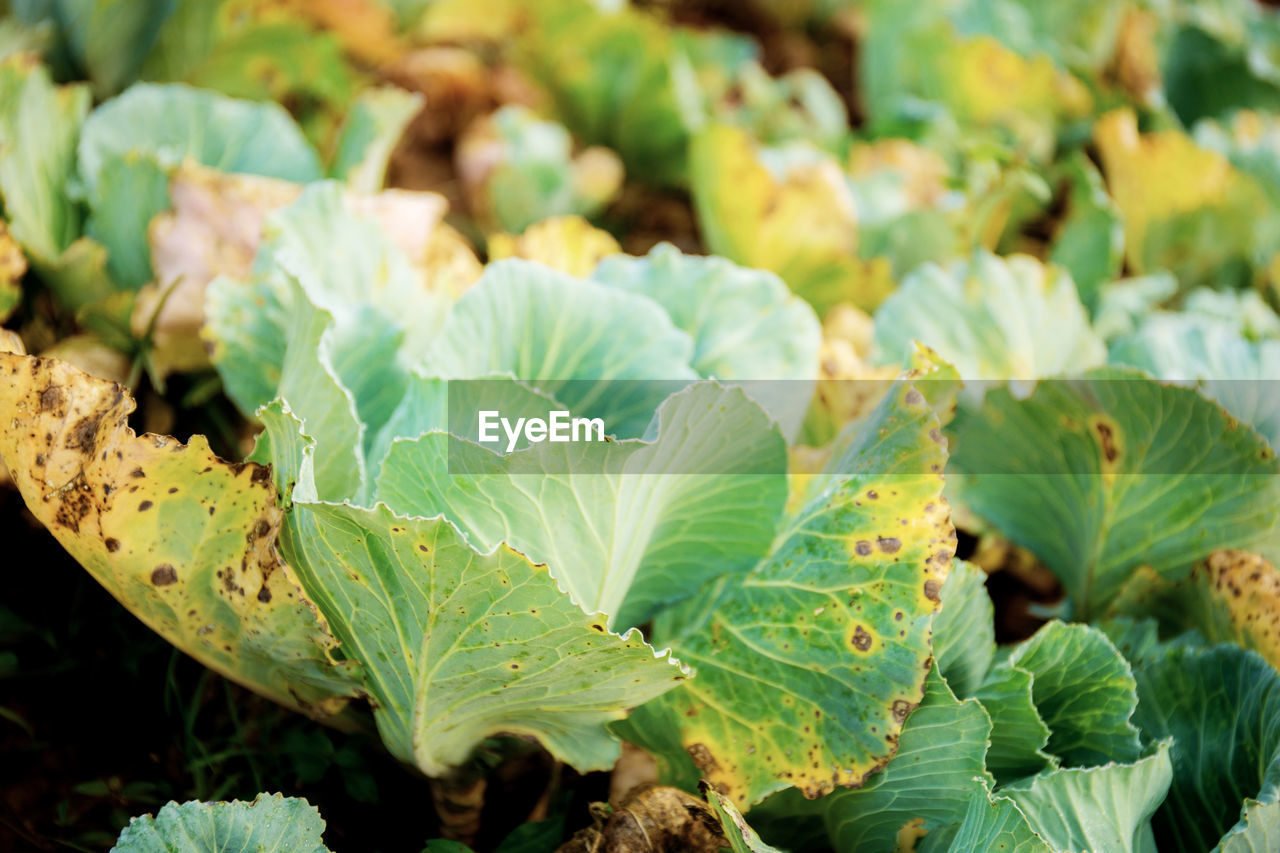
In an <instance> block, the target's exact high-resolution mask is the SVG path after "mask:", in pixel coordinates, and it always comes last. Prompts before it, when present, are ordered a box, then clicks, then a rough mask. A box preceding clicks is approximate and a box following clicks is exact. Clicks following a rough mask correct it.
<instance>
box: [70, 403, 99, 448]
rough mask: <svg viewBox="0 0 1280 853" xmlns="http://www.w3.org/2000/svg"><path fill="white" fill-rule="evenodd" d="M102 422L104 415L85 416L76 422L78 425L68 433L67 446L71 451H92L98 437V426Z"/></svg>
mask: <svg viewBox="0 0 1280 853" xmlns="http://www.w3.org/2000/svg"><path fill="white" fill-rule="evenodd" d="M101 421H102V413H101V412H99V413H98V414H96V415H85V416H84V417H83V418H81V419H80V420H78V421H76V425H75V426H73V427H72V428H71V431H70V432H69V433H67V441H66V446H67V448H68V449H70V450H91V449H92V448H93V440H94V438H95V437H96V436H97V435H98V424H99V423H100V422H101Z"/></svg>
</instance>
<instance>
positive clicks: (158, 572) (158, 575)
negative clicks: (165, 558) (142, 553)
mask: <svg viewBox="0 0 1280 853" xmlns="http://www.w3.org/2000/svg"><path fill="white" fill-rule="evenodd" d="M177 582H178V572H177V570H175V569H174V568H173V566H171V565H169V564H168V563H161V564H160V565H158V566H156V567H155V568H154V569H152V570H151V583H152V584H153V585H155V586H169V585H170V584H175V583H177Z"/></svg>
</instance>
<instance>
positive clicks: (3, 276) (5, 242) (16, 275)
mask: <svg viewBox="0 0 1280 853" xmlns="http://www.w3.org/2000/svg"><path fill="white" fill-rule="evenodd" d="M26 271H27V259H26V258H25V257H24V256H23V254H22V249H21V248H20V247H19V246H18V241H17V240H14V239H13V235H12V234H10V233H9V227H8V225H7V224H6V223H5V221H4V220H3V219H0V323H3V322H4V321H5V320H8V319H9V316H10V315H11V314H13V311H14V309H15V308H17V307H18V303H19V302H21V301H22V276H23V275H24V274H25V273H26Z"/></svg>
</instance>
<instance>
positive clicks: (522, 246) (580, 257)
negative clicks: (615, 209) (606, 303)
mask: <svg viewBox="0 0 1280 853" xmlns="http://www.w3.org/2000/svg"><path fill="white" fill-rule="evenodd" d="M621 251H622V247H621V246H619V245H618V241H617V240H615V239H613V235H612V234H610V233H609V232H608V231H602V230H601V229H599V228H596V227H594V226H592V224H591V223H590V222H588V221H587V220H585V219H583V218H582V217H581V216H556V217H552V218H551V219H544V220H543V221H541V222H539V223H536V224H534V225H530V226H529V227H528V228H527V229H525V232H524V233H523V234H521V235H519V236H518V237H517V236H515V235H514V234H493V235H491V236H490V237H489V260H491V261H498V260H501V259H503V258H524V259H525V260H529V261H537V262H538V263H540V264H546V265H547V266H549V267H551V268H552V269H557V270H560V271H561V272H567V273H569V275H576V276H578V277H586V276H588V275H590V274H591V271H592V270H594V269H595V268H596V264H598V263H600V261H601V260H602V259H604V258H606V257H608V256H609V255H616V254H618V253H619V252H621Z"/></svg>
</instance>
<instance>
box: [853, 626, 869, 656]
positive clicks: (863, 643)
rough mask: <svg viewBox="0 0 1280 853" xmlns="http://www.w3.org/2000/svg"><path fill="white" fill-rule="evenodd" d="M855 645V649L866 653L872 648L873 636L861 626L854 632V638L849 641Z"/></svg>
mask: <svg viewBox="0 0 1280 853" xmlns="http://www.w3.org/2000/svg"><path fill="white" fill-rule="evenodd" d="M849 641H850V642H851V643H853V647H854V648H855V649H857V650H858V651H860V652H865V651H866V650H867V649H869V648H871V635H870V634H868V633H867V629H866V628H863V627H862V626H861V625H859V626H858V627H857V628H856V629H855V630H854V632H853V637H851V638H850V640H849Z"/></svg>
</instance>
